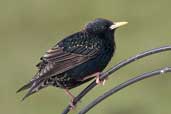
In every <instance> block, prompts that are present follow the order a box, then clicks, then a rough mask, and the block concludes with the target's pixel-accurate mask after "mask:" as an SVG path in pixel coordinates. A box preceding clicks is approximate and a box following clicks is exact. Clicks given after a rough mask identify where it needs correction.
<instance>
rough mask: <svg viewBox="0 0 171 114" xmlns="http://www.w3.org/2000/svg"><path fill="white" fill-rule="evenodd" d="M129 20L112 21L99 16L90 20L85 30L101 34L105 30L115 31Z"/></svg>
mask: <svg viewBox="0 0 171 114" xmlns="http://www.w3.org/2000/svg"><path fill="white" fill-rule="evenodd" d="M127 23H128V22H112V21H110V20H107V19H102V18H97V19H95V20H93V21H91V22H89V23H88V24H87V25H86V26H85V28H84V30H86V31H88V32H91V33H95V34H101V33H105V32H112V33H113V32H114V31H115V29H117V28H118V27H120V26H123V25H125V24H127Z"/></svg>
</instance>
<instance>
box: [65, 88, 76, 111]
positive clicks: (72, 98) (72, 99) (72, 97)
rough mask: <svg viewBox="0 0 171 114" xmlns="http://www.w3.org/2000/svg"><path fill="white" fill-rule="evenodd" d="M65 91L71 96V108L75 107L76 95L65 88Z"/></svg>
mask: <svg viewBox="0 0 171 114" xmlns="http://www.w3.org/2000/svg"><path fill="white" fill-rule="evenodd" d="M64 91H65V93H66V95H67V96H69V98H70V106H71V109H74V108H75V105H74V104H73V101H74V98H75V96H74V95H73V94H72V93H71V92H70V91H69V90H68V89H64Z"/></svg>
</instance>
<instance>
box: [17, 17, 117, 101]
mask: <svg viewBox="0 0 171 114" xmlns="http://www.w3.org/2000/svg"><path fill="white" fill-rule="evenodd" d="M113 24H115V23H113V22H111V21H109V20H106V19H96V20H94V21H92V22H90V23H88V24H87V25H86V26H85V28H84V29H83V30H82V31H80V32H77V33H74V34H72V35H70V36H68V37H66V38H64V39H63V40H62V41H60V42H59V43H57V44H56V45H55V46H54V47H52V48H51V49H49V50H48V51H47V52H46V53H45V55H44V56H43V57H41V61H40V63H38V64H37V67H38V72H37V74H36V75H35V76H34V77H33V78H32V80H31V81H30V82H29V83H27V84H26V85H24V86H23V87H22V88H21V89H19V90H18V92H20V91H22V90H25V89H29V91H28V93H27V94H26V95H25V97H24V98H23V99H25V98H26V97H28V96H29V95H31V94H33V93H35V92H37V91H38V90H40V89H42V88H45V87H47V86H55V87H60V88H63V89H71V88H74V87H77V86H79V85H81V84H83V83H85V82H87V81H89V80H91V79H92V78H93V77H90V78H86V79H85V77H87V76H89V75H92V74H94V73H96V72H101V71H102V70H103V69H104V68H105V67H106V65H107V64H108V63H109V61H110V60H111V58H112V56H113V53H114V50H115V42H114V31H115V28H114V29H111V28H110V26H111V25H113Z"/></svg>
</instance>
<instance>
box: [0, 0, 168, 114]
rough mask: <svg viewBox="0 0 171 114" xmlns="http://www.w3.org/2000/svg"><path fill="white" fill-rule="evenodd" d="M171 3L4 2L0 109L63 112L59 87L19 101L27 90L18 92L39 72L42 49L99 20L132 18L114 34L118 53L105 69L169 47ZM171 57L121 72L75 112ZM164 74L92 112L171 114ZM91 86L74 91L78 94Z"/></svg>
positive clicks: (27, 113)
mask: <svg viewBox="0 0 171 114" xmlns="http://www.w3.org/2000/svg"><path fill="white" fill-rule="evenodd" d="M170 4H171V1H169V0H127V1H126V0H84V1H83V0H82V1H81V0H73V1H71V0H0V91H1V92H0V113H1V114H3V113H5V114H60V112H61V111H62V110H63V109H64V107H65V106H66V105H67V104H68V101H69V99H68V97H66V96H65V95H64V92H63V91H62V90H61V89H58V88H52V87H49V88H48V89H44V90H42V91H40V92H39V93H38V94H35V95H33V96H31V97H29V98H28V99H26V100H25V101H24V102H20V99H21V98H22V96H23V95H24V94H25V93H21V94H16V93H15V92H16V90H17V89H18V88H20V87H21V86H22V85H23V84H24V83H26V82H27V81H28V80H30V79H31V78H32V76H33V75H34V74H35V72H36V68H35V65H36V63H38V61H39V58H40V56H42V55H43V54H44V51H46V50H47V49H48V48H50V47H51V46H53V45H54V44H55V43H56V42H57V41H59V40H61V39H62V38H64V37H65V36H67V35H69V34H71V33H73V32H76V31H79V30H81V29H82V27H83V26H84V25H85V24H86V23H87V22H89V21H91V20H93V19H95V18H98V17H102V18H106V19H110V20H113V21H128V22H129V24H128V25H127V26H124V27H122V28H120V29H118V30H117V32H116V43H117V51H116V54H115V57H114V58H113V59H112V61H111V62H110V65H109V66H108V67H107V68H110V67H111V66H112V65H114V64H116V63H118V62H119V61H120V60H122V59H126V58H128V57H130V56H132V55H135V54H137V53H139V52H142V51H144V50H148V49H151V48H154V47H160V46H163V45H170V44H171V13H170V11H171V7H170ZM170 58H171V53H170V52H165V53H161V54H157V55H153V56H150V57H147V58H144V59H142V60H140V61H138V62H135V63H132V64H130V65H129V66H127V67H125V68H123V69H121V70H119V71H117V72H116V73H114V74H113V76H111V78H110V79H109V80H108V81H107V83H106V85H105V86H98V87H96V88H95V89H93V91H91V92H90V93H89V94H88V95H86V97H84V99H83V100H82V102H81V103H79V105H78V107H77V109H76V110H75V111H72V112H71V113H73V114H74V113H77V112H78V111H79V109H81V107H83V106H84V105H86V104H87V103H88V102H90V101H91V100H92V99H94V98H95V97H96V96H98V95H100V94H101V93H103V92H104V91H106V90H108V89H109V88H111V87H113V86H114V85H117V84H119V83H121V82H122V81H124V80H126V79H128V78H130V77H131V76H136V75H138V74H141V73H143V72H146V71H151V70H154V69H158V68H160V67H164V66H171V62H170ZM162 76H163V77H155V78H151V79H148V80H145V81H142V82H140V83H137V84H135V85H133V86H130V87H128V88H126V89H124V90H122V91H120V92H119V93H117V94H115V95H113V96H112V97H110V98H108V99H107V100H105V101H104V102H102V103H101V104H100V105H98V106H96V108H94V109H93V110H91V111H90V112H89V114H94V113H98V114H162V113H163V114H170V113H171V109H170V107H171V102H170V97H171V91H170V89H171V77H170V74H164V75H162ZM87 84H88V83H87ZM87 84H84V85H83V86H81V87H78V88H76V89H73V90H72V92H73V93H74V94H77V93H79V91H80V90H82V89H83V88H84V87H85V86H86V85H87Z"/></svg>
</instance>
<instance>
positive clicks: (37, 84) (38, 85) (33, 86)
mask: <svg viewBox="0 0 171 114" xmlns="http://www.w3.org/2000/svg"><path fill="white" fill-rule="evenodd" d="M44 87H47V85H45V84H44V80H39V81H30V82H29V83H27V84H26V85H24V86H23V87H21V88H20V89H19V90H17V93H18V92H21V91H23V90H26V89H29V90H28V92H27V93H26V95H25V96H24V97H23V98H22V101H23V100H25V99H26V98H27V97H29V96H30V95H32V94H34V93H36V92H38V91H39V90H41V89H42V88H44Z"/></svg>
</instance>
